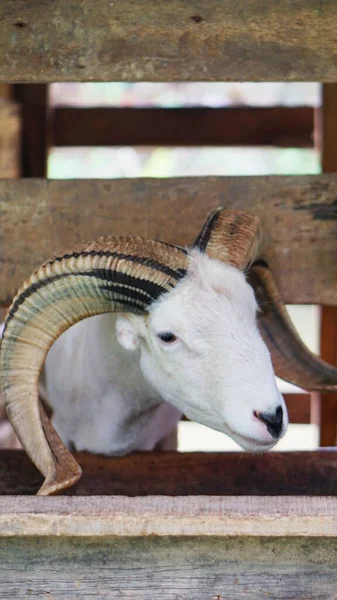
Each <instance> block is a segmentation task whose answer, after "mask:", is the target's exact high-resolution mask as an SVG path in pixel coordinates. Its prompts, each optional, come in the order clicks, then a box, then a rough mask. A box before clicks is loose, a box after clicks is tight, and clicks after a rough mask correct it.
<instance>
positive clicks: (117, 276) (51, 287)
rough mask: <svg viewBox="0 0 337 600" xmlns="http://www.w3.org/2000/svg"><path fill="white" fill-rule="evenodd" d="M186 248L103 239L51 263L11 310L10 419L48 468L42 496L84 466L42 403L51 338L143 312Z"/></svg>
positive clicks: (174, 277) (169, 282) (176, 271)
mask: <svg viewBox="0 0 337 600" xmlns="http://www.w3.org/2000/svg"><path fill="white" fill-rule="evenodd" d="M187 262H188V257H187V253H186V251H185V250H182V249H180V248H176V247H174V246H169V245H167V244H163V243H161V242H155V241H150V240H143V239H141V238H115V239H114V238H105V239H104V238H100V239H98V240H96V241H94V242H91V243H82V244H79V245H77V246H76V247H75V248H73V249H72V250H71V251H70V252H66V253H65V254H62V255H61V256H58V257H56V258H54V259H52V260H50V261H49V262H47V263H45V264H44V265H42V267H40V269H38V271H36V272H35V273H34V275H32V277H31V278H30V279H29V280H27V281H26V282H25V284H24V285H23V287H22V288H21V289H20V291H19V293H18V294H17V296H16V298H15V299H14V301H13V303H12V306H11V308H10V310H9V313H8V316H7V319H6V323H5V330H4V334H3V339H2V343H1V351H0V374H1V377H0V384H1V392H2V394H3V397H4V401H5V404H6V408H7V413H8V416H9V419H10V421H11V423H12V425H13V427H14V429H15V432H16V434H17V436H18V438H19V439H20V441H21V443H22V445H23V447H24V448H25V450H26V452H27V453H28V454H29V456H30V458H31V459H32V461H33V462H34V463H35V465H36V466H37V468H38V469H39V470H40V471H41V472H42V473H43V475H44V477H45V482H44V484H43V486H42V487H41V489H40V490H39V492H38V493H39V494H42V495H48V494H52V493H55V492H58V491H60V490H62V489H65V488H67V487H70V486H71V485H73V484H74V483H75V482H76V481H77V480H78V479H79V477H80V476H81V469H80V467H79V465H78V464H77V462H76V461H75V459H74V458H73V457H72V455H71V454H70V452H69V451H68V450H67V449H66V448H65V447H64V445H63V443H62V442H61V440H60V438H59V437H58V435H57V433H56V432H55V430H54V428H53V427H52V425H51V423H50V421H49V419H48V418H47V416H46V414H45V413H44V411H43V409H42V407H40V405H39V401H38V380H39V375H40V371H41V368H42V366H43V363H44V360H45V357H46V355H47V352H48V350H49V348H50V347H51V345H52V344H53V342H54V341H55V340H56V339H57V338H58V337H59V336H60V335H61V333H63V332H64V331H66V330H67V329H68V328H69V327H70V326H71V325H73V324H74V323H76V322H78V321H80V320H81V319H84V318H86V317H89V316H92V315H98V314H102V313H106V312H115V311H116V312H117V311H118V312H136V313H144V312H146V311H147V309H148V307H149V306H150V304H151V303H152V302H153V301H155V300H156V299H157V298H158V297H159V296H160V295H161V294H162V293H164V292H167V291H169V290H170V289H172V288H173V287H174V286H175V285H176V283H177V282H178V281H179V280H180V279H181V278H182V277H183V276H184V274H185V272H186V269H187Z"/></svg>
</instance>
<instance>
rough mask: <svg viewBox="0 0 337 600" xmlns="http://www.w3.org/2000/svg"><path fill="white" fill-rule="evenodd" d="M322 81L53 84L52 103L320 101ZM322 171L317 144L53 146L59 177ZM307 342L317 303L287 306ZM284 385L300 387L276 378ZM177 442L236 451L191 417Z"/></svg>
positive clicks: (303, 441)
mask: <svg viewBox="0 0 337 600" xmlns="http://www.w3.org/2000/svg"><path fill="white" fill-rule="evenodd" d="M320 92H321V90H320V85H319V84H317V83H242V84H240V83H84V84H72V83H69V84H68V83H66V84H52V85H51V86H50V104H51V105H52V106H77V107H84V106H86V107H94V106H100V107H102V106H119V107H163V108H174V107H175V108H177V107H183V106H185V107H187V106H194V107H195V106H207V107H225V106H282V105H283V106H311V107H318V106H319V105H320V102H321V100H320ZM320 171H321V167H320V156H319V152H318V150H317V149H314V148H310V149H308V148H275V147H263V148H262V147H249V148H244V147H242V148H241V147H194V148H190V147H189V148H181V147H179V148H171V147H170V148H167V147H131V146H128V147H114V148H106V147H104V148H102V147H101V148H99V147H95V148H92V147H87V148H86V147H81V148H76V147H67V148H62V147H57V148H52V149H51V150H50V153H49V161H48V177H50V178H53V179H69V178H71V179H74V178H75V179H79V178H104V179H109V178H125V177H181V176H206V175H236V176H240V175H301V174H305V175H308V174H315V173H319V172H320ZM288 308H289V311H290V316H291V318H292V319H293V322H294V324H295V326H296V328H297V330H298V332H299V334H300V335H301V337H302V339H303V340H304V342H305V343H306V344H307V345H308V347H309V348H310V349H311V350H312V351H313V352H316V353H318V352H319V317H320V312H319V308H318V307H316V306H292V307H288ZM278 384H279V388H280V390H281V392H300V391H301V390H298V389H297V388H295V387H294V386H290V385H289V384H286V383H285V382H282V381H278ZM318 437H319V432H318V426H317V425H313V424H312V425H297V424H296V425H294V424H293V425H290V426H289V430H288V433H287V434H286V436H285V437H284V438H283V439H282V440H281V442H280V443H279V444H278V445H277V447H276V449H277V450H295V449H296V450H299V449H303V450H304V449H305V450H309V449H315V448H317V446H318ZM179 449H180V450H181V451H192V450H214V451H220V450H238V449H239V447H238V446H237V445H236V444H235V442H233V441H232V440H231V439H229V438H228V437H227V436H225V435H224V434H221V433H218V432H215V431H213V430H211V429H208V428H207V427H204V426H202V425H199V424H197V423H192V422H186V421H184V422H181V423H180V425H179Z"/></svg>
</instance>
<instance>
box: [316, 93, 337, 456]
mask: <svg viewBox="0 0 337 600" xmlns="http://www.w3.org/2000/svg"><path fill="white" fill-rule="evenodd" d="M318 137H319V140H318V143H319V145H320V147H321V152H322V171H323V172H324V173H332V172H337V83H326V84H324V85H323V92H322V110H321V113H320V122H319V130H318ZM320 338H321V356H322V358H323V360H326V361H327V362H329V363H331V364H334V365H336V364H337V309H336V308H334V307H331V306H323V307H322V310H321V332H320ZM320 404H321V410H320V445H321V446H335V445H336V443H337V394H321V403H320Z"/></svg>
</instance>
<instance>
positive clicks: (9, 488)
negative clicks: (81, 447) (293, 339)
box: [0, 450, 337, 504]
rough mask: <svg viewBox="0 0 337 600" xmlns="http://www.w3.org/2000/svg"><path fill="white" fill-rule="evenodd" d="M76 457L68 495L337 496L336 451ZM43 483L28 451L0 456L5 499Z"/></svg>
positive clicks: (0, 481) (0, 482)
mask: <svg viewBox="0 0 337 600" xmlns="http://www.w3.org/2000/svg"><path fill="white" fill-rule="evenodd" d="M74 455H75V457H76V460H77V461H78V462H79V463H80V465H81V467H82V469H83V476H82V478H81V479H80V481H79V482H78V483H77V484H76V486H74V487H72V488H71V489H70V490H69V491H67V492H66V495H68V496H112V495H113V496H130V497H136V496H148V495H152V496H190V497H191V496H198V495H207V496H245V495H254V496H264V495H265V496H267V497H269V498H270V497H271V496H294V495H301V496H337V452H334V451H327V450H326V451H322V452H317V453H316V452H291V453H290V452H269V453H267V454H249V453H243V452H218V453H216V452H187V453H182V454H180V453H178V452H143V453H134V454H131V455H130V456H124V457H120V458H117V457H115V458H111V457H110V458H107V457H102V456H94V455H89V454H80V453H75V454H74ZM41 484H42V476H41V475H40V473H39V472H38V471H37V469H36V468H35V467H34V465H33V464H32V463H31V461H30V460H29V459H28V457H27V455H26V454H25V453H24V452H23V451H18V450H12V451H9V450H7V451H5V450H2V451H1V452H0V495H1V496H5V495H31V494H36V492H37V490H38V489H39V487H40V485H41ZM270 502H271V504H272V499H271V498H270Z"/></svg>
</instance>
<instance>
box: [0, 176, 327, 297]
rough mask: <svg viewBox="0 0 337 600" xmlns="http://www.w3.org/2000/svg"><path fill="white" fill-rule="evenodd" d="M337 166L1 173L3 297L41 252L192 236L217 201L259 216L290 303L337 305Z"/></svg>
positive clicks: (269, 253) (182, 241)
mask: <svg viewBox="0 0 337 600" xmlns="http://www.w3.org/2000/svg"><path fill="white" fill-rule="evenodd" d="M336 195H337V175H318V176H304V177H228V178H226V177H223V178H221V177H219V178H217V177H214V178H202V177H200V178H185V179H165V180H157V179H138V180H137V179H133V180H109V181H107V180H99V181H93V180H90V181H86V180H81V181H46V180H21V181H14V180H13V181H0V260H1V270H0V303H1V304H3V305H6V304H8V303H9V302H10V300H11V298H12V297H13V295H14V293H15V291H16V289H17V288H18V287H19V286H20V285H21V284H22V282H23V280H24V279H25V278H26V277H27V276H29V275H30V274H31V272H32V271H33V270H34V269H35V268H36V267H38V266H39V265H40V264H41V263H42V262H43V261H44V260H46V259H47V258H48V257H50V256H51V255H53V254H54V253H55V252H58V251H60V250H62V249H66V248H67V247H71V246H72V245H73V244H74V243H75V242H77V241H79V240H82V239H91V238H95V237H99V236H102V235H130V234H131V235H133V234H134V235H141V236H143V237H150V238H155V239H162V240H164V241H167V242H169V243H177V244H187V243H191V242H192V241H193V240H194V238H195V236H196V233H197V232H198V230H199V228H200V227H201V225H202V223H203V222H204V219H205V217H206V215H207V213H208V212H209V211H210V210H212V209H214V207H216V206H219V205H224V206H227V207H229V208H230V207H232V208H241V209H246V210H249V211H252V212H254V213H256V214H258V215H260V217H261V219H262V221H263V225H264V228H265V231H266V236H267V238H266V256H267V258H268V260H270V262H271V265H272V268H273V271H274V274H275V277H276V279H277V281H278V284H279V286H280V290H281V293H282V296H283V298H284V300H285V301H286V302H289V303H325V304H331V305H334V306H335V305H336V304H337V262H336V258H335V257H336V253H337V211H336Z"/></svg>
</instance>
